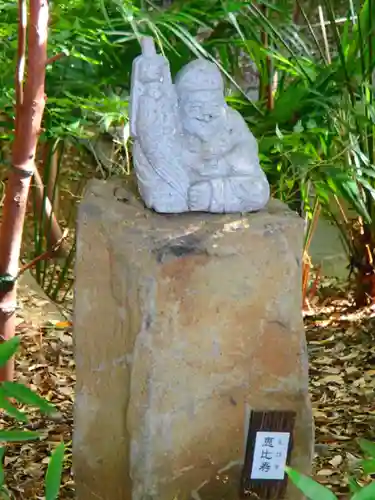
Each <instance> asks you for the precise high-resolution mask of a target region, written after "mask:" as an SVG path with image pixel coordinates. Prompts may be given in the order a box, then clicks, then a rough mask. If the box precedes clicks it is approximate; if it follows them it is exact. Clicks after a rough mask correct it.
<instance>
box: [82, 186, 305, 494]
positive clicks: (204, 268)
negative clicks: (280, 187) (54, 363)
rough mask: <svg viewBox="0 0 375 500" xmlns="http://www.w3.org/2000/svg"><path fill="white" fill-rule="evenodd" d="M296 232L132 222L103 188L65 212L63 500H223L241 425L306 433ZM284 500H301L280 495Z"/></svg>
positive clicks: (240, 222) (250, 218)
mask: <svg viewBox="0 0 375 500" xmlns="http://www.w3.org/2000/svg"><path fill="white" fill-rule="evenodd" d="M302 235H303V223H302V220H301V219H300V218H299V217H297V216H296V215H295V214H293V213H292V212H290V211H289V210H288V209H287V208H286V207H285V206H284V205H283V204H281V203H279V202H276V201H271V202H270V203H269V204H268V206H267V207H266V209H265V210H264V211H261V212H258V213H256V214H246V215H238V214H237V215H231V214H226V215H214V214H204V213H203V214H202V213H201V214H197V213H191V212H190V213H185V214H181V215H160V214H157V213H155V212H151V211H148V210H146V209H145V208H144V206H143V204H142V203H141V202H140V201H137V200H136V199H135V198H133V196H132V195H131V194H130V193H129V191H128V190H126V189H124V188H123V187H122V185H121V183H117V182H116V181H111V182H99V181H92V182H90V183H89V185H88V187H87V190H86V193H85V197H84V200H83V202H82V204H81V207H80V211H79V223H78V241H77V263H76V293H75V297H76V299H75V300H76V302H75V317H74V340H75V359H76V376H77V385H76V399H75V430H74V441H73V462H74V471H75V480H76V491H77V499H78V500H96V499H100V500H146V499H147V500H150V499H154V500H174V499H179V500H185V499H195V500H199V499H202V500H220V499H225V500H232V499H237V498H238V489H239V480H240V473H241V468H242V462H243V460H244V455H245V445H246V438H247V431H246V429H247V425H248V419H249V416H250V413H251V411H252V410H295V411H296V412H297V423H296V428H295V435H294V440H295V445H294V451H293V461H292V465H293V466H294V467H296V468H297V469H299V470H300V471H303V472H305V473H308V472H309V469H310V464H311V455H312V448H313V426H312V415H311V409H310V402H309V396H308V373H307V372H308V361H307V354H306V345H305V337H304V329H303V322H302V317H301V249H302ZM287 498H288V499H293V500H297V499H300V498H301V496H300V494H299V493H298V492H297V490H296V489H295V488H294V487H293V486H292V485H290V486H288V496H287Z"/></svg>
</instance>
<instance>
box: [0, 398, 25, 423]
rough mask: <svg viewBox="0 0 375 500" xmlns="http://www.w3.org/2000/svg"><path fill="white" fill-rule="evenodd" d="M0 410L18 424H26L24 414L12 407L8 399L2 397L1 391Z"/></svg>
mask: <svg viewBox="0 0 375 500" xmlns="http://www.w3.org/2000/svg"><path fill="white" fill-rule="evenodd" d="M0 408H2V409H3V410H5V411H6V413H7V414H8V415H9V416H10V417H13V418H15V419H16V420H18V421H19V422H27V421H28V418H27V415H25V413H24V412H22V411H20V410H19V409H18V408H16V407H15V406H13V405H12V403H11V402H10V401H9V399H8V397H4V394H3V391H1V393H0Z"/></svg>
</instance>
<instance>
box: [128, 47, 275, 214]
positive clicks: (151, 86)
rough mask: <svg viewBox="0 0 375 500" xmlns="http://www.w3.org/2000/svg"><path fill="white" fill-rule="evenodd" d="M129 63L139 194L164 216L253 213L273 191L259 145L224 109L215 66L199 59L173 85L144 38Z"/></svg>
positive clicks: (237, 117) (241, 122) (238, 119)
mask: <svg viewBox="0 0 375 500" xmlns="http://www.w3.org/2000/svg"><path fill="white" fill-rule="evenodd" d="M142 46H143V53H142V55H141V56H140V57H138V58H137V59H136V60H135V61H134V65H133V75H132V89H131V106H130V125H131V129H130V131H131V135H132V137H133V139H134V146H133V159H134V166H135V172H136V175H137V181H138V186H139V191H140V194H141V196H142V198H143V200H144V202H145V204H146V206H147V207H149V208H152V209H154V210H155V211H157V212H161V213H181V212H186V211H205V212H214V213H229V212H250V211H257V210H260V209H262V208H263V207H264V206H265V205H266V203H267V202H268V199H269V195H270V191H269V184H268V181H267V178H266V176H265V174H264V172H263V171H262V169H261V167H260V164H259V159H258V147H257V143H256V140H255V138H254V136H253V135H252V133H251V132H250V130H249V129H248V127H247V125H246V123H245V121H244V120H243V118H242V117H241V115H240V114H239V113H238V112H237V111H235V110H233V109H231V108H230V107H228V106H227V104H226V102H225V99H224V83H223V78H222V76H221V73H220V71H219V69H218V68H217V66H216V65H215V64H214V63H211V62H209V61H207V60H205V59H197V60H195V61H192V62H191V63H189V64H187V65H186V66H185V67H184V68H182V70H181V71H180V72H179V73H178V75H177V77H176V80H175V84H173V83H172V79H171V76H170V70H169V65H168V61H167V60H166V59H165V58H164V57H162V56H161V55H158V54H156V51H155V47H154V45H153V41H152V39H150V38H145V39H143V42H142Z"/></svg>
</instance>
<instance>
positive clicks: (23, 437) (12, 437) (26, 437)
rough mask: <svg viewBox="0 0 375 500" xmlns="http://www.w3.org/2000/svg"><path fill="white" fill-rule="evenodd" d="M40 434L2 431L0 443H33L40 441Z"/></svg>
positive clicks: (0, 432)
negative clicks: (33, 441) (35, 440)
mask: <svg viewBox="0 0 375 500" xmlns="http://www.w3.org/2000/svg"><path fill="white" fill-rule="evenodd" d="M40 436H41V435H40V433H39V432H33V431H18V430H11V431H0V442H4V443H17V442H21V441H31V440H33V439H39V437H40Z"/></svg>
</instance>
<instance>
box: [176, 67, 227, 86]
mask: <svg viewBox="0 0 375 500" xmlns="http://www.w3.org/2000/svg"><path fill="white" fill-rule="evenodd" d="M175 85H176V90H177V93H178V94H181V93H184V92H188V93H190V92H196V91H199V90H211V91H214V90H220V91H222V92H223V91H224V82H223V78H222V76H221V73H220V70H219V68H218V67H217V66H216V64H214V63H213V62H210V61H207V59H196V60H194V61H192V62H190V63H188V64H187V65H186V66H184V67H183V68H182V69H181V70H180V71H179V72H178V73H177V76H176V80H175Z"/></svg>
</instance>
